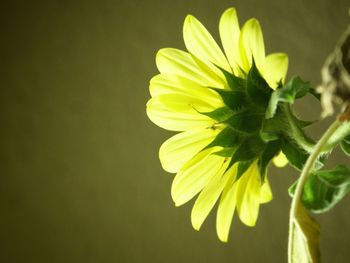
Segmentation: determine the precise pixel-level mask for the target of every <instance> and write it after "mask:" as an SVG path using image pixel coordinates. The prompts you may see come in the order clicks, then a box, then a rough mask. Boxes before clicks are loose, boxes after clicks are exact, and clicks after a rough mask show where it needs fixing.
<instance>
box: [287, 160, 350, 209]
mask: <svg viewBox="0 0 350 263" xmlns="http://www.w3.org/2000/svg"><path fill="white" fill-rule="evenodd" d="M296 184H297V182H295V183H294V184H293V185H292V186H291V187H290V188H289V193H290V195H291V196H293V195H294V192H295V188H296ZM349 191H350V170H349V169H348V168H347V167H345V166H344V165H338V166H336V167H335V168H334V169H332V170H325V171H316V172H313V173H311V174H309V176H308V178H307V180H306V183H305V186H304V189H303V194H302V202H303V204H304V206H305V207H306V208H307V209H308V210H310V211H312V212H314V213H323V212H326V211H328V210H330V209H331V208H332V207H334V206H335V205H336V204H337V203H339V202H340V201H341V200H342V199H343V198H344V196H345V195H346V194H347V193H348V192H349Z"/></svg>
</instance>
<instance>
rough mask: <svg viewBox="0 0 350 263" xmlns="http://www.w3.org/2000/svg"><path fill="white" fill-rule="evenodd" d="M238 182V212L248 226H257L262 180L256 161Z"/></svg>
mask: <svg viewBox="0 0 350 263" xmlns="http://www.w3.org/2000/svg"><path fill="white" fill-rule="evenodd" d="M236 184H237V212H238V215H239V218H240V219H241V221H242V222H243V223H244V224H246V225H247V226H255V223H256V220H257V218H258V214H259V205H260V192H261V191H260V190H261V181H260V173H259V168H258V165H257V162H254V163H253V164H252V165H251V166H250V167H249V168H248V170H247V171H246V172H245V173H244V174H243V175H242V177H241V178H240V179H239V180H238V181H237V182H236Z"/></svg>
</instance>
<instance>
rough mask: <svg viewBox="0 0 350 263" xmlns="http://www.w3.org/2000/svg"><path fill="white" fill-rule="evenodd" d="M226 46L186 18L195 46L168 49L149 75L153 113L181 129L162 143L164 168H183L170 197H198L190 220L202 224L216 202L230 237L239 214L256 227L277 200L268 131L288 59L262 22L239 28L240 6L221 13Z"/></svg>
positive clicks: (186, 33) (220, 229) (221, 228)
mask: <svg viewBox="0 0 350 263" xmlns="http://www.w3.org/2000/svg"><path fill="white" fill-rule="evenodd" d="M219 31H220V38H221V43H222V46H223V50H224V52H223V51H222V50H221V48H220V47H219V46H218V44H217V43H216V42H215V40H214V39H213V37H212V36H211V35H210V34H209V32H208V31H207V30H206V29H205V27H204V26H203V25H202V24H201V23H200V22H199V21H198V20H197V19H196V18H195V17H193V16H191V15H188V16H187V17H186V19H185V22H184V28H183V37H184V41H185V45H186V48H187V51H188V52H185V51H182V50H179V49H174V48H164V49H161V50H159V52H158V54H157V57H156V63H157V67H158V69H159V71H160V74H158V75H156V76H155V77H153V78H152V79H151V81H150V93H151V96H152V98H151V99H150V100H149V101H148V103H147V114H148V116H149V118H150V119H151V120H152V121H153V122H154V123H155V124H157V125H158V126H160V127H162V128H164V129H167V130H171V131H179V132H180V133H178V134H176V135H175V136H173V137H171V138H170V139H168V140H167V141H165V142H164V143H163V145H162V146H161V148H160V151H159V157H160V161H161V164H162V166H163V168H164V169H165V170H166V171H168V172H170V173H176V176H175V178H174V181H173V184H172V189H171V195H172V198H173V200H174V202H175V205H176V206H180V205H182V204H184V203H186V202H188V201H189V200H191V199H192V198H193V197H195V196H196V195H198V197H197V200H196V202H195V204H194V206H193V209H192V214H191V221H192V225H193V227H194V228H195V229H197V230H199V228H200V227H201V225H202V223H203V222H204V220H205V219H206V217H207V216H208V214H209V212H210V211H211V210H212V208H213V207H214V205H215V203H216V202H219V204H218V211H217V224H216V228H217V234H218V236H219V238H220V240H222V241H227V239H228V235H229V229H230V225H231V222H232V218H233V215H234V212H235V211H237V213H238V216H239V218H240V220H241V221H242V222H243V223H244V224H246V225H248V226H254V225H255V223H256V220H257V217H258V212H259V206H260V204H262V203H266V202H268V201H270V200H271V198H272V194H271V191H270V187H269V184H268V181H267V178H266V167H267V165H268V163H269V162H270V160H271V159H272V158H273V157H274V156H276V155H277V154H278V152H279V151H280V145H279V142H278V141H276V140H274V139H273V138H272V139H271V138H267V137H268V136H266V134H264V133H263V132H262V127H263V126H264V113H265V110H266V107H267V103H268V100H269V98H270V96H271V93H272V91H273V89H275V88H277V87H278V86H279V85H280V84H281V83H282V82H284V79H285V75H286V72H287V67H288V57H287V55H286V54H283V53H273V54H270V55H268V56H266V55H265V46H264V41H263V35H262V32H261V28H260V24H259V22H258V21H257V20H256V19H254V18H252V19H249V20H248V21H247V22H246V23H245V24H244V25H243V27H242V29H240V27H239V24H238V19H237V15H236V10H235V9H234V8H230V9H228V10H226V11H225V12H224V13H223V14H222V16H221V19H220V24H219Z"/></svg>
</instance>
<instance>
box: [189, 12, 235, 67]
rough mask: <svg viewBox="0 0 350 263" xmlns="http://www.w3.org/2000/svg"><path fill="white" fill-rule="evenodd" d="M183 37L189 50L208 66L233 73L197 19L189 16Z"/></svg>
mask: <svg viewBox="0 0 350 263" xmlns="http://www.w3.org/2000/svg"><path fill="white" fill-rule="evenodd" d="M183 36H184V41H185V45H186V48H187V50H188V51H189V52H190V53H191V54H193V55H195V56H196V57H197V58H199V59H200V60H202V61H203V62H205V63H206V64H207V65H212V64H214V65H216V66H219V67H221V68H223V69H225V70H227V71H228V72H231V68H230V65H229V64H228V61H227V59H226V57H225V55H224V54H223V53H222V51H221V49H220V47H219V46H218V44H217V43H216V42H215V40H214V39H213V37H212V36H211V35H210V33H209V32H208V31H207V30H206V28H205V27H204V26H203V25H202V24H201V22H199V21H198V20H197V19H196V18H195V17H193V16H191V15H188V16H187V17H186V19H185V22H184V27H183Z"/></svg>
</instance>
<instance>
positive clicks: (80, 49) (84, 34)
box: [0, 0, 350, 263]
mask: <svg viewBox="0 0 350 263" xmlns="http://www.w3.org/2000/svg"><path fill="white" fill-rule="evenodd" d="M231 6H234V7H236V8H237V11H238V14H239V19H240V22H241V24H243V22H244V21H245V20H247V19H248V18H250V17H253V16H254V17H256V18H258V19H259V20H260V22H261V25H262V28H263V32H264V38H265V45H266V49H267V52H274V51H283V52H286V53H288V54H289V57H290V67H289V75H288V76H289V77H290V76H292V75H294V74H298V75H301V76H302V78H304V79H306V80H310V81H311V83H312V84H313V85H314V86H316V85H317V84H318V83H319V82H320V68H321V66H322V65H323V62H324V60H325V58H326V57H327V55H328V54H329V53H330V52H331V51H332V49H333V47H334V45H335V44H336V42H337V39H338V37H339V36H340V34H341V32H342V31H344V30H345V28H346V27H347V25H348V24H349V16H348V8H349V1H348V0H333V1H330V0H320V1H302V0H295V1H288V0H283V1H277V0H275V1H273V0H270V1H262V0H244V1H243V0H237V1H225V0H215V1H214V0H202V1H199V0H187V1H185V0H178V1H170V0H161V1H160V0H149V1H141V0H116V1H107V0H101V1H88V0H87V1H66V0H61V1H59V0H56V1H16V0H14V1H1V4H0V28H1V36H0V58H1V59H0V62H1V66H0V76H1V84H0V127H1V128H0V135H1V137H0V138H1V139H0V167H1V168H0V262H6V263H7V262H8V263H17V262H19V263H21V262H26V263H31V262H35V263H46V262H52V263H55V262H65V263H70V262H84V263H89V262H99V263H102V262H106V263H108V262H126V263H129V262H130V263H133V262H154V263H157V262H169V263H171V262H191V263H195V262H258V261H259V262H260V261H263V262H286V253H287V230H288V211H289V205H290V198H289V196H288V194H287V189H288V186H289V185H290V184H291V183H292V182H293V181H294V180H295V179H296V178H297V172H296V171H294V170H293V169H291V168H284V169H282V170H281V169H279V170H277V169H275V168H274V167H271V169H270V171H269V178H270V182H271V184H272V190H273V193H274V200H273V201H272V202H271V203H269V204H268V205H264V206H262V207H261V212H260V217H259V220H258V223H257V226H256V227H255V228H249V227H246V226H244V225H242V224H241V223H240V222H239V221H238V220H237V217H236V218H235V219H234V222H233V226H232V229H231V234H230V240H229V243H227V244H223V243H221V242H219V241H218V239H217V237H216V232H215V216H214V214H215V213H212V214H211V216H210V217H209V219H208V220H207V221H206V222H205V224H204V226H203V227H202V230H201V231H200V232H196V231H195V230H193V229H192V227H191V223H190V211H191V207H192V203H193V202H191V203H190V204H187V205H185V206H183V207H180V208H175V207H174V205H173V202H172V200H171V197H170V186H171V182H172V178H173V175H172V174H167V173H166V172H165V171H163V170H162V169H161V166H160V163H159V160H158V148H159V146H160V144H161V143H162V142H163V141H164V140H165V139H166V138H168V137H169V136H170V135H172V133H170V132H167V131H165V130H162V129H160V128H158V127H157V126H155V125H154V124H153V123H151V122H150V121H149V120H148V118H147V117H146V114H145V104H146V102H147V100H148V99H149V97H150V95H149V92H148V83H149V79H150V78H151V77H152V76H153V75H155V74H157V69H156V66H155V54H156V52H157V50H158V49H160V48H162V47H177V48H181V49H183V48H184V44H183V40H182V24H183V20H184V18H185V16H186V15H187V14H189V13H191V14H193V15H195V16H196V17H197V18H198V19H200V20H201V21H202V22H203V23H204V25H205V26H206V27H207V28H208V29H209V30H210V32H212V34H213V36H215V37H216V38H217V37H218V20H219V17H220V15H221V13H222V12H223V11H224V10H225V9H226V8H228V7H231ZM295 109H296V111H297V112H299V113H300V115H301V116H303V117H304V118H305V119H317V118H318V117H319V113H320V107H319V105H318V104H317V103H316V102H315V101H314V99H313V98H311V97H308V98H306V99H305V100H303V102H301V103H297V105H296V107H295ZM330 120H331V118H329V119H326V120H324V121H322V122H321V123H320V124H317V125H315V126H314V127H311V128H310V129H309V132H310V134H312V136H314V137H315V138H317V136H319V135H320V134H321V132H322V131H323V130H324V129H325V128H326V126H327V124H329V122H330ZM348 160H349V159H347V158H345V157H344V156H343V155H342V154H341V153H340V152H339V151H335V153H334V155H333V156H332V157H331V159H330V160H329V162H328V165H329V166H332V165H334V164H336V163H340V162H343V163H345V164H346V163H347V162H348ZM349 202H350V199H349V198H346V199H345V200H344V201H343V202H342V203H341V204H339V205H338V206H336V207H335V208H334V209H333V210H332V211H331V212H330V213H328V214H324V215H318V216H317V220H318V221H319V222H320V223H321V248H322V254H323V262H333V263H337V262H339V263H340V262H349V258H350V250H349V249H348V248H349V245H348V244H349V243H348V237H349V235H350V221H349V218H350V210H349V209H348V206H349Z"/></svg>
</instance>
